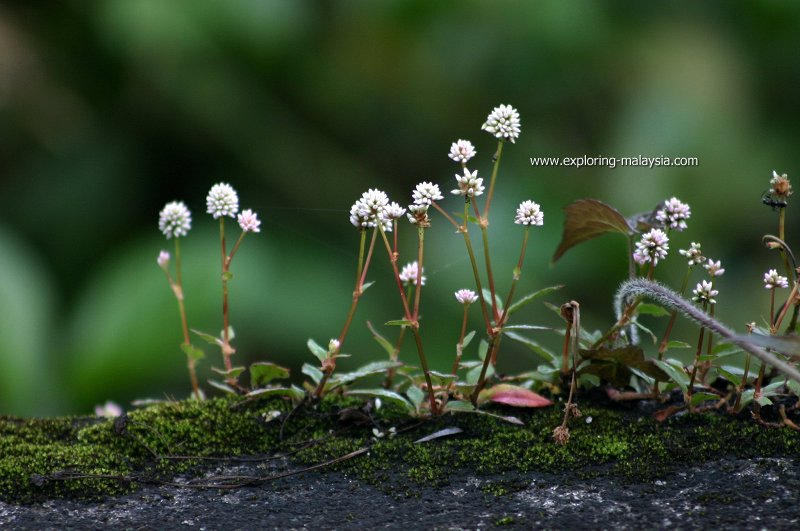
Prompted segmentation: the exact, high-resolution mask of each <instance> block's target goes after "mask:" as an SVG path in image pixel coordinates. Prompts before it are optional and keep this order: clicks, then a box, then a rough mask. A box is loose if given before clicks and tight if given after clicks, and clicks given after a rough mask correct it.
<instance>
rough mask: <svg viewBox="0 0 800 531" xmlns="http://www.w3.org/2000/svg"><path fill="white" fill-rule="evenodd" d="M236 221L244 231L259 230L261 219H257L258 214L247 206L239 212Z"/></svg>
mask: <svg viewBox="0 0 800 531" xmlns="http://www.w3.org/2000/svg"><path fill="white" fill-rule="evenodd" d="M238 221H239V226H240V227H241V228H242V231H244V232H261V221H260V220H259V219H258V215H257V214H256V213H255V212H253V211H252V210H250V209H249V208H248V209H247V210H244V211H242V213H241V214H239V218H238Z"/></svg>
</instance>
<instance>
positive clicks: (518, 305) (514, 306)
mask: <svg viewBox="0 0 800 531" xmlns="http://www.w3.org/2000/svg"><path fill="white" fill-rule="evenodd" d="M563 287H564V285H563V284H558V285H557V286H550V287H549V288H543V289H540V290H539V291H534V292H533V293H529V294H528V295H525V296H524V297H522V298H521V299H520V300H518V301H517V302H515V303H514V304H512V305H511V306H509V307H508V315H512V314H513V313H514V312H516V311H517V310H520V309H522V308H523V307H525V306H526V305H527V304H530V303H531V302H533V301H535V300H536V299H538V298H540V297H544V296H545V295H549V294H551V293H553V292H554V291H557V290H560V289H561V288H563Z"/></svg>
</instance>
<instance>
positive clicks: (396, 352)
mask: <svg viewBox="0 0 800 531" xmlns="http://www.w3.org/2000/svg"><path fill="white" fill-rule="evenodd" d="M407 328H408V327H407V326H401V327H400V333H398V334H397V342H396V343H395V344H394V350H392V353H391V354H390V355H389V360H390V361H397V359H398V358H399V357H400V349H401V348H402V347H403V339H405V336H406V329H407ZM394 373H395V368H394V367H392V368H390V369H389V370H388V371H386V380H385V381H384V382H383V387H384V388H385V389H390V388H391V387H392V380H394Z"/></svg>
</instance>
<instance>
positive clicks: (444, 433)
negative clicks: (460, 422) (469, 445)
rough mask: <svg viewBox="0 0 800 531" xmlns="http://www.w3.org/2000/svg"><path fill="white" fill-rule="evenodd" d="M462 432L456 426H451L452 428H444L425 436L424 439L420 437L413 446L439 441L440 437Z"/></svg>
mask: <svg viewBox="0 0 800 531" xmlns="http://www.w3.org/2000/svg"><path fill="white" fill-rule="evenodd" d="M463 431H464V430H462V429H461V428H459V427H458V426H453V427H452V428H445V429H443V430H439V431H437V432H435V433H431V434H430V435H426V436H425V437H422V438H421V439H417V440H416V441H414V444H420V443H424V442H428V441H432V440H434V439H439V438H440V437H448V436H450V435H456V434H459V433H462V432H463Z"/></svg>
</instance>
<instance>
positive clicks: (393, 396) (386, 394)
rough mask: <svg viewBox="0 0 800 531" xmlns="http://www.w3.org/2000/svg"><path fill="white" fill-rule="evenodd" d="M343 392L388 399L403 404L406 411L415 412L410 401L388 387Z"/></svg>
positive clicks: (351, 394)
mask: <svg viewBox="0 0 800 531" xmlns="http://www.w3.org/2000/svg"><path fill="white" fill-rule="evenodd" d="M345 394H346V395H348V396H369V397H372V398H381V399H383V400H388V401H390V402H394V403H395V404H399V405H401V406H403V407H404V408H405V409H406V411H408V412H411V413H414V412H416V408H415V407H414V405H413V404H412V403H411V402H409V401H408V400H406V399H405V398H403V396H402V395H401V394H399V393H396V392H394V391H390V390H388V389H355V390H351V391H347V392H346V393H345Z"/></svg>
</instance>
